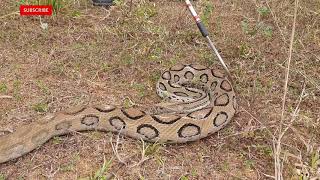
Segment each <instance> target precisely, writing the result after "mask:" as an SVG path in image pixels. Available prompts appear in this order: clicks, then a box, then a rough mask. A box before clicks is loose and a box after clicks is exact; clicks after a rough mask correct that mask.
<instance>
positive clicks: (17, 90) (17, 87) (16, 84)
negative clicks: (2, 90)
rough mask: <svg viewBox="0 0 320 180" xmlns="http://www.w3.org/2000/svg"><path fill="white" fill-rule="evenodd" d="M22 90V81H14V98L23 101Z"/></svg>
mask: <svg viewBox="0 0 320 180" xmlns="http://www.w3.org/2000/svg"><path fill="white" fill-rule="evenodd" d="M20 88H21V81H20V80H14V81H13V96H14V97H15V98H16V99H18V100H20V99H21V96H20Z"/></svg>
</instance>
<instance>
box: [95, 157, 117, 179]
mask: <svg viewBox="0 0 320 180" xmlns="http://www.w3.org/2000/svg"><path fill="white" fill-rule="evenodd" d="M111 163H112V159H110V160H109V161H106V158H105V157H104V161H103V165H102V167H101V168H100V169H99V170H98V171H97V172H96V173H95V175H94V177H91V178H90V179H92V180H107V177H106V176H105V173H106V172H107V171H108V169H109V168H110V165H111Z"/></svg>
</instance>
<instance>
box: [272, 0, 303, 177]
mask: <svg viewBox="0 0 320 180" xmlns="http://www.w3.org/2000/svg"><path fill="white" fill-rule="evenodd" d="M297 11H298V0H295V6H294V17H293V24H292V31H291V38H290V46H289V57H288V62H287V69H286V72H285V83H284V93H283V99H282V110H281V120H280V127H279V132H278V133H279V136H278V139H277V140H275V139H274V141H273V149H274V152H275V153H274V168H275V169H274V171H275V172H274V173H275V179H276V180H282V179H283V176H282V168H283V164H282V163H283V162H281V159H280V153H281V140H282V137H283V135H284V134H285V132H286V131H287V130H288V128H289V126H290V125H289V126H287V128H286V129H285V130H284V131H282V125H283V121H284V114H285V105H286V97H287V91H288V81H289V73H290V64H291V59H292V49H293V42H294V35H295V29H296V21H297ZM302 93H304V90H303V92H302ZM301 98H302V97H300V99H301ZM298 105H300V103H299V104H298ZM296 109H298V106H297V108H296ZM294 120H295V117H293V118H292V120H291V123H292V122H293V121H294ZM275 142H276V144H275Z"/></svg>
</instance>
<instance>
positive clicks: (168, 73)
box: [162, 71, 171, 80]
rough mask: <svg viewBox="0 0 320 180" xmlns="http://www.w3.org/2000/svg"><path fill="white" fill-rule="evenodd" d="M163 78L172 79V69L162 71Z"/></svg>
mask: <svg viewBox="0 0 320 180" xmlns="http://www.w3.org/2000/svg"><path fill="white" fill-rule="evenodd" d="M162 78H163V79H165V80H170V79H171V73H170V71H165V72H164V73H162Z"/></svg>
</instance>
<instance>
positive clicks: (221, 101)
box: [214, 93, 229, 106]
mask: <svg viewBox="0 0 320 180" xmlns="http://www.w3.org/2000/svg"><path fill="white" fill-rule="evenodd" d="M228 104H229V96H228V94H227V93H224V94H222V95H220V96H218V97H217V98H216V99H215V100H214V105H215V106H226V105H228Z"/></svg>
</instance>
